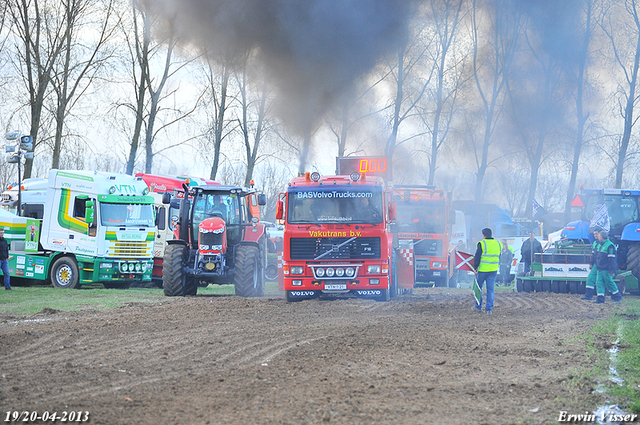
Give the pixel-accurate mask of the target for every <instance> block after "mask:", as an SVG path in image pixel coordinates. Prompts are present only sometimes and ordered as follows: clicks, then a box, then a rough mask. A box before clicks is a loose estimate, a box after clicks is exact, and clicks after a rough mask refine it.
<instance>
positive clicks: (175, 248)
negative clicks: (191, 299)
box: [162, 244, 188, 297]
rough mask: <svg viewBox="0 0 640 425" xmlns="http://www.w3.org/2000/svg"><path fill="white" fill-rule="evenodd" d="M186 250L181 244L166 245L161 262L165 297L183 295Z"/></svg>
mask: <svg viewBox="0 0 640 425" xmlns="http://www.w3.org/2000/svg"><path fill="white" fill-rule="evenodd" d="M187 250H188V248H187V246H186V245H182V244H171V245H167V247H166V249H165V250H164V259H163V260H162V289H164V294H165V295H166V296H167V297H176V296H181V295H184V285H185V283H186V282H185V281H186V279H187V274H186V272H185V271H184V265H185V261H186V258H187V253H188V251H187Z"/></svg>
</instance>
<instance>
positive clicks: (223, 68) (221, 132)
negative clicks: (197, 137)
mask: <svg viewBox="0 0 640 425" xmlns="http://www.w3.org/2000/svg"><path fill="white" fill-rule="evenodd" d="M205 59H206V65H207V66H206V77H205V78H206V83H207V89H206V91H205V95H204V96H205V100H204V103H205V105H204V106H205V108H206V109H207V111H210V112H208V113H207V114H206V115H207V118H208V120H209V123H208V124H207V131H206V132H205V136H204V137H205V139H206V145H211V146H210V147H207V148H206V151H207V153H212V154H213V158H212V163H211V171H210V173H209V178H210V179H212V180H215V179H216V175H217V174H218V168H219V167H220V156H221V149H222V142H223V141H224V140H225V139H226V138H227V137H228V136H229V135H230V134H231V133H232V132H233V130H234V124H235V122H234V121H232V120H231V119H229V117H228V116H227V112H228V110H229V108H230V107H231V105H230V103H231V100H232V95H231V93H230V92H229V90H230V88H231V84H230V79H231V73H232V69H233V64H234V55H233V54H232V53H226V54H219V55H218V56H214V54H213V53H212V52H207V53H206V54H205Z"/></svg>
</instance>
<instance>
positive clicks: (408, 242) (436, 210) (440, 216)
mask: <svg viewBox="0 0 640 425" xmlns="http://www.w3.org/2000/svg"><path fill="white" fill-rule="evenodd" d="M392 200H393V201H394V202H395V204H396V206H397V218H396V222H395V224H394V227H395V232H396V234H397V241H398V242H397V249H398V254H397V258H398V278H399V281H400V282H402V287H406V288H409V287H411V288H412V287H413V286H414V285H434V286H449V241H450V239H451V224H452V223H451V221H452V219H451V212H450V211H451V202H450V198H449V195H448V194H447V193H446V192H445V191H443V190H438V189H436V188H435V186H394V187H393V188H392Z"/></svg>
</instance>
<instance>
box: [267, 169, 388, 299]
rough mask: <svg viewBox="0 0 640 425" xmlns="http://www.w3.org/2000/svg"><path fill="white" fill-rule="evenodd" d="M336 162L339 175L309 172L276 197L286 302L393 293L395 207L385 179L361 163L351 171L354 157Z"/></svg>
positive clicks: (381, 297)
mask: <svg viewBox="0 0 640 425" xmlns="http://www.w3.org/2000/svg"><path fill="white" fill-rule="evenodd" d="M340 160H341V158H338V173H340V175H332V176H321V175H320V174H319V173H317V172H314V173H306V174H305V175H304V176H301V177H297V178H294V179H293V180H292V181H291V182H290V184H289V187H288V188H287V191H286V193H283V194H280V197H279V199H280V200H279V201H278V203H277V212H276V218H277V219H279V220H284V223H285V224H284V225H285V231H284V247H283V248H284V250H283V259H282V270H283V273H284V290H285V297H286V300H287V301H297V300H301V299H308V298H315V297H318V296H320V295H322V294H325V295H326V294H352V295H355V296H359V297H368V298H375V299H377V300H379V301H389V300H390V299H391V298H393V297H395V296H396V295H397V293H398V284H397V274H396V270H395V268H394V267H393V266H392V264H394V260H395V253H394V250H393V247H392V244H393V235H392V233H391V231H390V224H391V222H392V221H393V219H394V218H395V205H394V204H393V202H391V199H390V192H389V191H388V190H387V188H386V187H385V180H384V178H383V177H380V176H379V175H374V174H376V173H375V172H370V173H368V172H366V171H365V172H360V169H359V168H356V169H355V170H353V171H352V172H350V170H352V169H353V168H354V167H353V164H351V165H352V166H351V167H350V166H348V164H349V163H350V161H353V158H349V161H345V162H341V161H340ZM356 164H357V163H356ZM376 164H377V162H376ZM356 167H357V165H356Z"/></svg>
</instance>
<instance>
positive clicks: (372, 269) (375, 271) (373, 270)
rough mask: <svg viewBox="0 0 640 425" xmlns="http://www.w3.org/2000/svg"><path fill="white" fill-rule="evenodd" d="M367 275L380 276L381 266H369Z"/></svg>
mask: <svg viewBox="0 0 640 425" xmlns="http://www.w3.org/2000/svg"><path fill="white" fill-rule="evenodd" d="M367 273H369V274H380V266H379V265H372V266H367Z"/></svg>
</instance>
